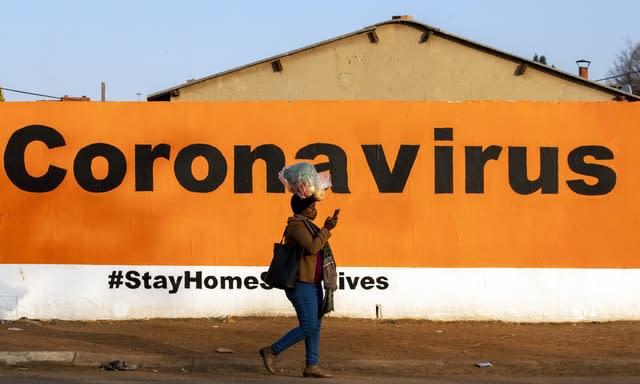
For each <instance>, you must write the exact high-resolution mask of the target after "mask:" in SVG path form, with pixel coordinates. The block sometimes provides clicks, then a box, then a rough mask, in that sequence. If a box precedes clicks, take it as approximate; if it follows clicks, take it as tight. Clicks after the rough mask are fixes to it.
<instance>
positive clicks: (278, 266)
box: [261, 229, 303, 289]
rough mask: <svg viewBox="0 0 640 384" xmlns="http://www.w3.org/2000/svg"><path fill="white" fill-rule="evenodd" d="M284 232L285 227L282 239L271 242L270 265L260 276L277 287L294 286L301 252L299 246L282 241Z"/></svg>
mask: <svg viewBox="0 0 640 384" xmlns="http://www.w3.org/2000/svg"><path fill="white" fill-rule="evenodd" d="M286 233H287V230H286V229H285V230H284V233H283V234H282V240H280V242H279V243H274V244H273V258H272V259H271V265H270V266H269V269H268V270H267V272H266V273H263V274H262V276H261V277H262V280H263V281H264V282H265V283H267V284H269V285H270V286H272V287H274V288H279V289H289V288H295V286H296V280H297V279H298V270H299V268H300V258H301V257H302V252H303V250H302V248H301V247H298V246H295V245H291V244H285V243H284V236H285V234H286Z"/></svg>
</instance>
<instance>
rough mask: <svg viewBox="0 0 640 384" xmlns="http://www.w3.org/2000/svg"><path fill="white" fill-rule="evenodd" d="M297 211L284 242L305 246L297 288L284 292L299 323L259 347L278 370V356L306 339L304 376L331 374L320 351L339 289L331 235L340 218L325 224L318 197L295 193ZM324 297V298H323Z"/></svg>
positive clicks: (293, 201) (270, 368) (266, 361)
mask: <svg viewBox="0 0 640 384" xmlns="http://www.w3.org/2000/svg"><path fill="white" fill-rule="evenodd" d="M291 210H292V211H293V213H294V215H293V216H292V217H290V218H289V219H288V220H287V229H286V235H285V243H286V244H289V245H292V246H298V247H301V248H303V249H304V252H303V256H302V259H301V261H300V269H299V272H298V280H297V282H296V286H295V288H292V289H286V290H285V293H286V295H287V298H288V299H289V301H291V304H293V307H294V308H295V310H296V316H297V317H298V322H299V326H298V327H296V328H293V329H291V330H290V331H289V332H287V333H286V334H285V335H284V336H282V337H281V338H280V339H279V340H278V341H276V342H275V343H273V344H271V345H269V346H267V347H264V348H262V349H261V350H260V356H262V361H263V363H264V366H265V368H267V370H268V371H269V372H271V373H275V358H276V356H278V354H280V353H281V352H283V351H285V350H286V349H287V348H289V347H291V346H292V345H294V344H296V343H298V342H300V341H302V340H304V344H305V350H306V368H305V369H304V372H303V376H304V377H316V378H325V377H331V375H329V374H327V373H325V372H323V371H322V370H321V369H320V368H319V367H318V359H319V351H320V326H321V324H322V315H324V314H325V313H327V312H329V311H331V310H333V291H334V290H335V289H336V282H335V280H336V276H335V262H334V260H333V254H332V252H331V247H330V246H329V243H328V241H327V240H328V239H329V237H331V230H332V229H333V228H335V226H336V224H337V222H338V218H337V217H335V216H333V217H331V216H330V217H327V219H326V220H325V222H324V226H323V227H322V228H318V227H317V226H316V225H315V224H314V223H313V220H314V219H315V218H316V215H317V214H318V211H317V210H316V199H315V198H314V197H313V196H311V197H308V198H306V199H302V198H300V197H299V196H298V195H296V194H294V195H293V196H292V198H291ZM323 280H324V284H325V287H324V288H325V290H326V294H325V295H324V297H323V290H322V285H321V283H322V282H323ZM323 299H324V300H323Z"/></svg>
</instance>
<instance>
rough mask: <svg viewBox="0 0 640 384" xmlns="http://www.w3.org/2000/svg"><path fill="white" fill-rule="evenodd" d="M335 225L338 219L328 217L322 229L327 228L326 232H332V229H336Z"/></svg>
mask: <svg viewBox="0 0 640 384" xmlns="http://www.w3.org/2000/svg"><path fill="white" fill-rule="evenodd" d="M336 225H338V218H337V217H333V216H329V217H327V219H326V220H325V221H324V227H325V228H327V229H328V230H332V229H333V228H335V227H336Z"/></svg>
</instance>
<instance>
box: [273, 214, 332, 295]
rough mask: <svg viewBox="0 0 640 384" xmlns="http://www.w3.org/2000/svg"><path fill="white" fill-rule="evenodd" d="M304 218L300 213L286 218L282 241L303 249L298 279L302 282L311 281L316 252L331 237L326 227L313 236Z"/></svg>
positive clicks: (314, 269) (314, 271)
mask: <svg viewBox="0 0 640 384" xmlns="http://www.w3.org/2000/svg"><path fill="white" fill-rule="evenodd" d="M304 220H309V219H307V218H305V217H304V216H303V215H301V214H296V215H294V216H292V217H290V218H289V219H288V220H287V233H286V235H285V238H284V241H285V243H286V244H294V245H297V246H300V247H302V248H303V249H304V252H303V254H302V255H303V256H302V260H300V271H299V273H298V280H300V281H302V282H304V283H313V278H314V277H315V273H316V262H317V257H318V252H320V251H321V250H322V248H323V247H324V245H325V244H326V243H327V240H328V239H329V237H331V232H329V230H328V229H326V228H322V229H321V230H320V232H318V234H317V235H316V236H313V234H312V232H311V230H310V229H309V228H307V225H306V224H305V223H304ZM309 221H310V220H309ZM320 257H322V255H320Z"/></svg>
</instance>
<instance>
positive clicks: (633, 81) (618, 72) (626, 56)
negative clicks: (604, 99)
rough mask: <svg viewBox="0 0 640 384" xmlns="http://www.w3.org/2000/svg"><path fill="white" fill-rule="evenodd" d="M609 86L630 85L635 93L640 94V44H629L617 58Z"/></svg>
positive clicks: (611, 71) (629, 42) (610, 74)
mask: <svg viewBox="0 0 640 384" xmlns="http://www.w3.org/2000/svg"><path fill="white" fill-rule="evenodd" d="M609 76H610V77H611V78H610V79H608V80H607V84H609V85H618V86H621V85H625V84H629V85H630V86H631V89H632V90H633V93H635V94H638V93H640V42H639V43H635V44H634V43H631V41H628V42H627V47H626V48H625V49H623V50H622V51H621V52H620V53H619V54H618V57H616V60H615V62H614V64H613V69H611V70H610V71H609Z"/></svg>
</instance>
